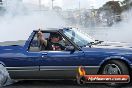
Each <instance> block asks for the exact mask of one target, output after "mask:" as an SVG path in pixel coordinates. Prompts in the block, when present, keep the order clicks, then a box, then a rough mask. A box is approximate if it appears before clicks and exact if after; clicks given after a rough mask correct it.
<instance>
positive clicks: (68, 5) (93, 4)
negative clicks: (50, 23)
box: [23, 0, 123, 9]
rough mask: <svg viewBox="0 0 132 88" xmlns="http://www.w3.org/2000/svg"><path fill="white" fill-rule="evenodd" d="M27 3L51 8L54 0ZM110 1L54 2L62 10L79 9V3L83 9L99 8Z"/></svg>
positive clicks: (67, 0)
mask: <svg viewBox="0 0 132 88" xmlns="http://www.w3.org/2000/svg"><path fill="white" fill-rule="evenodd" d="M23 1H24V2H27V3H32V4H39V1H41V4H42V5H45V6H48V7H51V5H52V4H51V2H52V0H23ZM107 1H110V0H54V6H60V7H62V9H74V8H79V2H80V7H81V8H99V7H101V6H102V5H103V4H104V3H106V2H107ZM114 1H123V0H114Z"/></svg>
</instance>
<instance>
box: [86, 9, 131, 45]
mask: <svg viewBox="0 0 132 88" xmlns="http://www.w3.org/2000/svg"><path fill="white" fill-rule="evenodd" d="M131 17H132V10H129V11H126V12H124V13H123V14H122V18H123V19H122V21H121V22H119V23H115V24H114V25H113V26H112V27H99V28H98V27H97V28H95V29H94V28H93V29H92V30H91V29H89V30H88V33H89V34H90V35H91V36H93V37H95V39H99V40H104V41H119V42H128V43H132V38H131V37H132V18H131Z"/></svg>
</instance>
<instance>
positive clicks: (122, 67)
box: [101, 60, 129, 86]
mask: <svg viewBox="0 0 132 88" xmlns="http://www.w3.org/2000/svg"><path fill="white" fill-rule="evenodd" d="M101 74H107V75H116V74H122V75H129V69H128V67H127V66H126V64H125V63H124V62H122V61H118V60H110V61H108V62H107V63H106V64H105V65H104V66H103V67H102V69H101ZM106 85H108V86H121V85H122V84H121V83H106Z"/></svg>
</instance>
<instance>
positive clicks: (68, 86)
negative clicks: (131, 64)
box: [3, 80, 132, 88]
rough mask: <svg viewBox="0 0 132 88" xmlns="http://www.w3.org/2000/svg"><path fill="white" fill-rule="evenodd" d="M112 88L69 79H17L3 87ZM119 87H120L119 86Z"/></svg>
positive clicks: (130, 86)
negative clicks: (81, 83) (15, 81)
mask: <svg viewBox="0 0 132 88" xmlns="http://www.w3.org/2000/svg"><path fill="white" fill-rule="evenodd" d="M62 87H63V88H113V87H108V86H106V85H104V84H93V83H89V84H85V85H82V86H80V85H78V84H77V83H76V81H71V80H57V81H56V80H52V81H51V80H39V81H37V80H32V81H31V80H30V81H19V82H17V83H14V84H12V85H9V86H6V87H3V88H62ZM120 88H121V87H120ZM122 88H132V84H129V85H127V86H125V87H122Z"/></svg>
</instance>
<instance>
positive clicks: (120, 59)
mask: <svg viewBox="0 0 132 88" xmlns="http://www.w3.org/2000/svg"><path fill="white" fill-rule="evenodd" d="M42 32H43V34H44V38H45V39H49V37H50V36H51V33H52V34H56V33H58V34H59V35H60V36H61V41H60V42H58V43H59V44H61V45H62V46H64V47H65V49H64V50H41V49H40V47H39V42H38V39H37V33H38V30H34V31H33V32H32V33H31V35H30V36H29V38H28V40H27V41H26V42H25V43H24V44H12V45H8V44H7V46H0V64H1V65H2V66H4V68H6V70H7V71H8V72H9V76H10V77H11V79H15V80H27V79H76V75H77V71H78V67H79V66H84V67H85V69H86V73H87V74H127V75H129V74H130V72H131V68H132V47H130V46H129V45H128V44H126V43H119V42H104V41H99V40H94V39H92V38H91V37H90V36H88V35H87V34H86V33H82V32H81V31H80V30H79V29H76V28H60V29H57V28H51V29H47V30H42ZM9 44H11V43H10V42H9ZM3 83H5V82H3Z"/></svg>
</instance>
